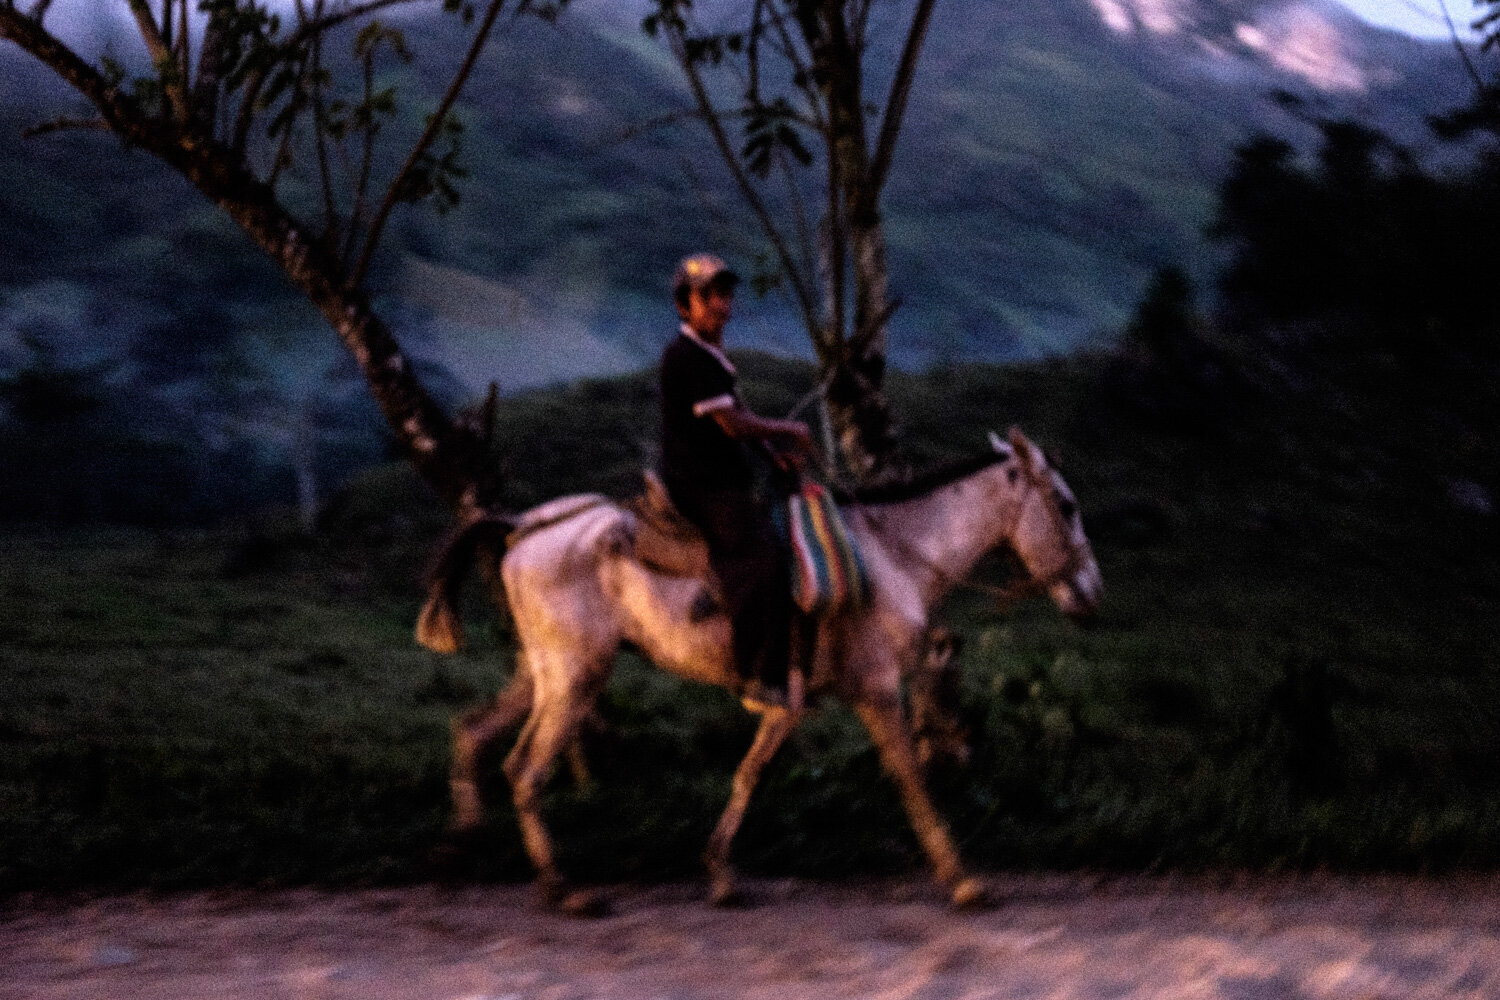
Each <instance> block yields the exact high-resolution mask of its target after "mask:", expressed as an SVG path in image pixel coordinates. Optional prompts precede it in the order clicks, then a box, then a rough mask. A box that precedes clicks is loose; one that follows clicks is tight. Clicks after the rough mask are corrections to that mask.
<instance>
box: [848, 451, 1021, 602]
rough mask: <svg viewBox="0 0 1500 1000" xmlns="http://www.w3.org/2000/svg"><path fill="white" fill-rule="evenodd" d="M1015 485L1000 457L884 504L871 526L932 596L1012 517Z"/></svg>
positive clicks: (958, 576)
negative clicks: (946, 481)
mask: <svg viewBox="0 0 1500 1000" xmlns="http://www.w3.org/2000/svg"><path fill="white" fill-rule="evenodd" d="M1018 501H1019V496H1018V491H1017V490H1016V489H1015V488H1014V487H1013V486H1012V485H1011V483H1010V482H1009V479H1008V477H1007V476H1006V474H1005V466H1004V464H1002V463H996V464H995V465H991V466H987V467H985V468H984V469H981V470H980V471H978V472H976V473H973V474H972V475H969V476H966V477H964V478H963V479H960V480H957V481H955V482H952V483H949V484H948V485H946V486H942V487H939V488H938V489H936V490H933V491H932V492H931V493H929V494H927V495H926V496H922V497H917V498H916V499H913V500H906V501H903V502H901V503H895V504H887V505H885V506H884V507H883V508H882V511H881V514H880V515H879V516H878V517H877V518H876V519H874V521H873V523H872V530H873V532H874V533H875V535H876V536H877V538H878V539H879V540H880V541H881V542H882V543H884V545H885V547H886V548H887V549H888V550H889V551H890V552H891V553H892V555H893V556H894V557H895V558H896V560H897V561H898V562H899V563H901V564H902V566H903V568H904V569H905V570H906V571H907V572H908V573H910V574H912V575H913V576H914V577H916V578H918V579H920V580H922V582H923V585H924V590H926V591H927V594H926V596H927V598H928V599H929V600H933V599H936V598H937V597H938V596H940V595H941V594H942V592H943V591H945V590H947V589H948V588H949V587H951V586H952V585H953V584H955V583H957V582H958V581H959V580H962V579H963V578H964V577H965V576H967V575H968V573H969V571H970V570H971V569H973V568H974V564H975V563H977V562H978V561H979V559H980V557H981V556H983V555H984V554H985V553H986V552H988V551H989V550H990V549H992V548H994V547H995V546H996V545H997V544H998V543H999V542H1000V540H1001V538H1002V537H1003V536H1004V534H1005V532H1006V530H1007V529H1008V528H1009V526H1011V525H1013V524H1014V523H1015V515H1016V506H1017V503H1018Z"/></svg>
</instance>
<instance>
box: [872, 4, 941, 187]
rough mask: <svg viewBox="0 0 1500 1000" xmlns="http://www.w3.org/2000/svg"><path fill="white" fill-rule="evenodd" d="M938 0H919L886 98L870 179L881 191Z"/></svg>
mask: <svg viewBox="0 0 1500 1000" xmlns="http://www.w3.org/2000/svg"><path fill="white" fill-rule="evenodd" d="M933 4H934V0H918V3H917V9H916V11H915V12H914V13H913V14H912V20H911V27H910V28H909V29H907V32H906V44H905V45H904V46H903V47H902V50H901V62H900V63H899V64H898V66H897V68H896V75H895V78H894V79H892V80H891V93H890V97H888V98H887V99H886V102H885V118H884V120H883V121H882V122H881V124H880V137H879V139H877V141H876V145H875V159H874V161H873V162H872V163H871V166H870V182H871V183H872V184H874V185H875V189H876V190H877V191H878V190H880V189H881V188H883V187H885V178H886V174H887V173H888V172H889V171H890V168H891V158H892V157H893V156H894V155H895V151H896V138H897V137H898V136H899V135H900V134H901V121H902V118H903V117H905V115H906V102H907V98H908V97H909V96H910V95H911V83H912V79H913V77H915V75H916V71H917V57H918V56H919V55H920V54H921V52H922V42H923V41H924V40H925V39H926V37H927V23H928V21H929V20H930V19H931V17H932V7H933Z"/></svg>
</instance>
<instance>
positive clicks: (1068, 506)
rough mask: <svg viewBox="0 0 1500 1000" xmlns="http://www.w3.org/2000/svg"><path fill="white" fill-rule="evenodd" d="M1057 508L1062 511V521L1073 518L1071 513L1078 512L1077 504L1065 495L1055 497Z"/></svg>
mask: <svg viewBox="0 0 1500 1000" xmlns="http://www.w3.org/2000/svg"><path fill="white" fill-rule="evenodd" d="M1057 509H1058V510H1059V511H1061V512H1062V516H1063V520H1064V521H1071V520H1073V515H1074V514H1076V513H1078V505H1077V504H1075V503H1074V502H1073V501H1071V500H1069V499H1068V498H1067V497H1058V498H1057Z"/></svg>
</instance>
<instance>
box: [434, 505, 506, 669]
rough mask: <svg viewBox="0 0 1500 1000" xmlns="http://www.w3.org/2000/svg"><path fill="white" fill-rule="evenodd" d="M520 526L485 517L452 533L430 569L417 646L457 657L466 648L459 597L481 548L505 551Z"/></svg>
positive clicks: (499, 516) (502, 517)
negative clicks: (508, 541) (509, 540)
mask: <svg viewBox="0 0 1500 1000" xmlns="http://www.w3.org/2000/svg"><path fill="white" fill-rule="evenodd" d="M515 527H516V522H515V520H514V519H513V518H511V517H508V516H506V515H504V514H493V513H491V514H483V515H480V516H479V517H476V518H474V519H473V520H471V521H468V522H466V523H464V524H461V525H459V526H458V527H457V528H455V529H454V530H453V531H451V532H449V534H448V537H447V538H445V539H443V541H442V544H440V545H439V546H438V549H437V553H436V554H435V555H434V556H433V559H432V564H431V565H430V566H429V567H428V569H427V575H426V586H425V589H426V591H427V601H426V603H424V604H423V605H422V611H421V613H420V614H418V615H417V642H419V643H421V644H422V645H423V646H425V647H426V648H428V649H430V650H432V651H433V652H434V653H456V652H458V651H459V650H460V649H462V648H463V644H464V626H463V622H462V621H461V620H460V619H459V615H458V596H459V591H460V589H461V588H462V587H463V583H464V579H465V577H466V576H467V575H468V572H469V567H470V566H472V565H473V564H474V555H475V553H476V551H477V550H478V549H479V547H480V546H481V545H492V546H495V547H496V549H497V550H498V551H500V552H504V551H505V545H506V539H507V537H508V536H509V535H510V533H511V532H512V531H514V530H515Z"/></svg>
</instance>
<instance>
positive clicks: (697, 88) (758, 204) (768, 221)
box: [668, 26, 817, 330]
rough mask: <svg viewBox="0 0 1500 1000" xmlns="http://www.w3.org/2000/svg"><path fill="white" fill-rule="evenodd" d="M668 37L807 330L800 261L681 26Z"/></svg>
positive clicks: (809, 313)
mask: <svg viewBox="0 0 1500 1000" xmlns="http://www.w3.org/2000/svg"><path fill="white" fill-rule="evenodd" d="M668 38H669V40H670V41H671V44H672V54H673V55H674V56H675V57H676V58H677V62H678V64H679V65H681V67H682V69H683V72H684V74H685V75H686V76H687V78H688V86H689V88H690V89H691V90H692V92H693V99H694V100H695V101H696V102H697V104H698V108H699V111H700V113H701V114H700V117H701V118H702V119H703V121H704V123H705V124H706V125H707V126H708V129H709V132H710V134H711V135H712V136H713V140H714V145H715V146H716V147H718V150H719V156H720V157H721V158H722V159H723V161H724V164H725V166H727V167H728V168H729V173H730V175H731V176H732V177H733V178H734V182H735V186H737V187H738V188H739V189H740V194H741V196H742V197H743V198H744V199H745V202H746V204H748V205H749V206H750V209H751V211H753V212H754V213H755V216H756V218H757V219H758V220H759V222H760V225H761V230H762V231H763V232H764V233H765V235H766V238H767V239H768V240H770V241H771V246H772V248H773V249H774V250H775V252H776V257H777V259H778V260H779V261H780V263H781V269H782V272H783V273H784V274H786V276H787V279H788V280H789V281H790V282H791V285H792V292H793V294H794V295H795V296H796V299H797V305H798V308H799V309H800V310H801V311H802V316H803V321H804V323H805V325H806V326H807V329H809V330H814V329H816V328H817V319H816V313H815V311H814V307H813V301H812V294H811V292H810V291H809V289H808V288H807V285H806V283H805V282H804V281H803V279H802V276H801V274H799V273H798V271H797V269H796V261H794V260H793V259H792V254H791V251H790V250H789V249H788V248H787V245H786V240H785V238H784V237H783V236H782V233H781V230H779V229H778V228H777V227H776V223H775V221H774V220H773V219H772V218H771V213H770V211H769V210H768V209H767V208H766V204H765V202H764V201H763V200H762V199H761V197H760V194H759V193H758V192H757V191H756V190H755V186H754V185H753V184H751V183H750V178H749V177H748V176H747V175H746V174H745V169H744V167H743V166H741V165H740V159H739V156H738V155H737V154H736V153H735V150H734V147H733V146H731V145H730V144H729V136H728V135H727V134H725V132H724V123H723V120H722V118H721V117H720V115H719V112H718V111H716V110H715V109H714V106H713V102H712V101H711V100H709V97H708V91H707V90H706V89H705V88H704V86H703V77H702V76H701V75H700V74H699V73H698V68H697V67H696V66H694V65H693V63H692V61H691V60H690V59H689V58H688V55H687V51H686V49H685V47H684V45H683V37H682V31H681V29H679V28H677V27H675V26H668Z"/></svg>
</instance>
